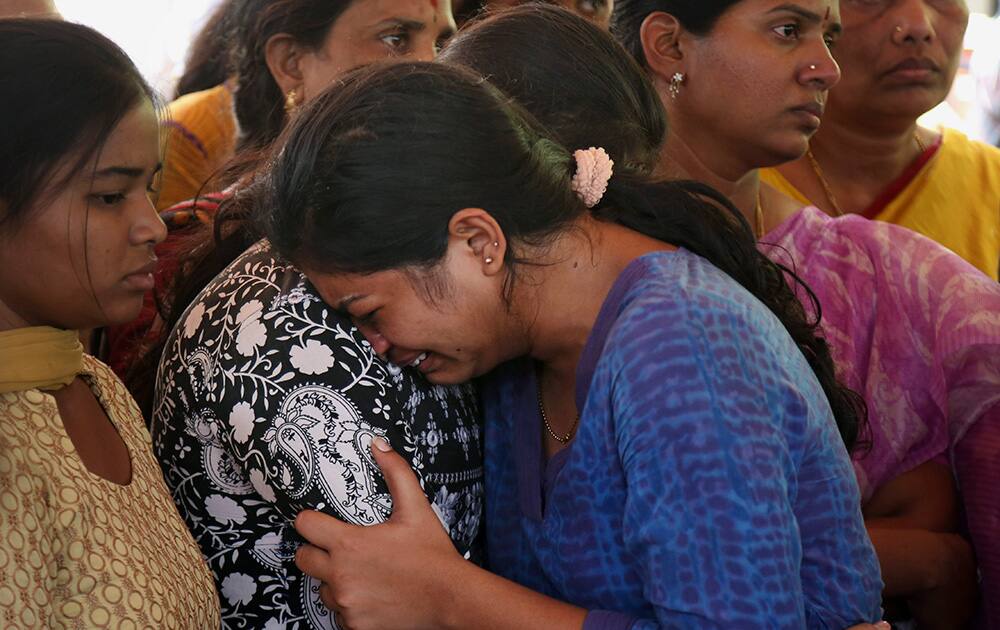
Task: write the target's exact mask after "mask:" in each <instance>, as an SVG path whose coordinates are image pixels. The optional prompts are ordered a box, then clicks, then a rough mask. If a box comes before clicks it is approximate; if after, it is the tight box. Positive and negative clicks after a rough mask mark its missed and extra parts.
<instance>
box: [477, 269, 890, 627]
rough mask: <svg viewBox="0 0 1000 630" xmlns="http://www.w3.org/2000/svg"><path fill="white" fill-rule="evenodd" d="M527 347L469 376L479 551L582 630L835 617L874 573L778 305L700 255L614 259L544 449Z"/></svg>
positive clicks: (843, 460)
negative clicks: (480, 516) (478, 393)
mask: <svg viewBox="0 0 1000 630" xmlns="http://www.w3.org/2000/svg"><path fill="white" fill-rule="evenodd" d="M536 395H537V389H536V382H535V377H534V370H533V368H532V364H531V363H530V361H527V360H521V361H516V362H513V363H510V364H507V365H505V366H502V367H501V368H499V369H498V370H497V371H496V372H495V373H494V374H493V375H492V376H491V378H490V379H488V380H487V382H486V384H485V387H484V405H485V409H484V410H485V413H486V436H487V437H486V466H487V468H486V484H487V538H488V545H489V560H490V568H491V569H492V570H493V571H494V572H497V573H499V574H500V575H503V576H505V577H507V578H510V579H512V580H514V581H516V582H519V583H521V584H523V585H525V586H528V587H530V588H532V589H535V590H537V591H540V592H542V593H546V594H548V595H551V596H553V597H556V598H558V599H561V600H564V601H568V602H571V603H574V604H576V605H579V606H582V607H585V608H587V609H589V610H591V613H590V614H589V615H588V618H587V623H586V625H585V627H586V628H609V629H610V628H623V629H624V628H634V629H638V628H661V627H662V628H699V629H702V628H711V627H719V628H796V629H799V628H836V629H838V630H839V629H841V628H845V627H847V626H850V625H852V624H854V623H859V622H863V621H874V620H877V619H878V618H879V615H880V608H879V606H880V592H881V589H882V582H881V578H880V575H879V567H878V561H877V559H876V557H875V553H874V550H873V549H872V546H871V544H870V542H869V540H868V536H867V534H866V532H865V528H864V523H863V521H862V517H861V512H860V508H859V495H858V488H857V485H856V482H855V480H854V473H853V472H852V470H851V465H850V463H849V461H848V456H847V453H846V452H845V449H844V446H843V443H842V441H841V439H840V436H839V433H838V432H837V428H836V426H835V425H834V422H833V418H832V415H831V413H830V408H829V406H828V404H827V402H826V398H825V396H824V394H823V391H822V389H821V388H820V386H819V384H818V383H817V382H816V380H815V378H814V377H813V374H812V371H811V370H810V368H809V365H808V364H807V363H806V361H805V359H804V358H803V356H802V354H801V353H800V352H799V350H798V349H797V348H796V347H795V345H794V343H793V342H792V340H791V338H789V336H788V334H787V333H786V332H785V330H784V328H783V327H782V326H781V324H780V322H779V321H778V320H777V319H776V318H775V317H774V316H773V315H772V314H771V313H770V312H769V311H768V310H767V309H766V308H765V307H764V306H763V305H762V304H761V303H760V302H758V301H757V300H756V299H754V298H753V297H752V296H751V295H750V294H749V293H747V292H746V291H745V290H743V289H742V288H741V287H739V286H738V285H737V284H736V283H735V282H733V281H732V280H731V279H730V278H728V276H726V275H724V274H723V273H722V272H720V271H719V270H717V269H716V268H714V267H712V266H711V265H710V264H709V263H708V262H707V261H705V260H703V259H701V258H699V257H698V256H695V255H693V254H691V253H689V252H686V251H684V250H679V251H677V252H657V253H652V254H647V255H645V256H643V257H641V258H639V259H637V260H635V261H633V262H632V263H631V264H630V265H629V267H628V268H627V269H626V270H625V271H624V272H623V273H622V275H621V277H619V279H618V280H617V282H616V283H615V285H614V287H613V288H612V290H611V292H610V293H609V294H608V297H607V299H606V301H605V303H604V305H603V307H602V310H601V313H600V315H599V316H598V319H597V321H596V323H595V325H594V329H593V331H592V333H591V336H590V338H589V340H588V342H587V345H586V348H585V349H584V352H583V356H582V358H581V361H580V364H579V366H578V369H577V386H576V398H577V408H578V409H580V410H581V417H580V426H579V430H578V432H577V434H576V438H575V439H574V441H573V443H572V445H571V446H570V447H569V448H568V449H566V450H564V451H562V452H560V453H559V454H557V455H556V456H555V457H553V458H552V460H550V461H549V462H548V463H546V462H545V461H544V458H543V455H542V442H541V439H542V437H541V419H540V416H539V413H538V407H537V398H536Z"/></svg>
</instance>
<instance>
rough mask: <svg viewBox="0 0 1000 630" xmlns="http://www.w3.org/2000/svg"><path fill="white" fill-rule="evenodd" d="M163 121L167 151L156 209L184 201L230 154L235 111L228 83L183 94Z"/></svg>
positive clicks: (233, 136)
mask: <svg viewBox="0 0 1000 630" xmlns="http://www.w3.org/2000/svg"><path fill="white" fill-rule="evenodd" d="M166 118H167V119H166V121H164V124H163V126H164V130H165V131H166V153H165V155H164V157H163V173H162V176H161V178H160V194H159V197H158V198H157V200H156V209H157V210H166V209H167V208H169V207H170V206H173V205H174V204H177V203H180V202H182V201H187V200H188V199H191V198H193V197H195V196H196V195H197V194H198V193H199V192H204V193H210V192H218V190H202V187H203V186H204V185H205V182H207V181H208V180H210V179H211V178H212V177H213V176H214V175H216V174H217V173H218V171H219V170H220V169H221V168H222V167H223V166H224V165H225V164H226V162H228V161H229V159H230V158H232V157H233V153H234V151H235V148H236V135H237V128H236V114H235V113H234V112H233V93H232V91H231V89H230V87H229V85H228V84H225V83H224V84H222V85H219V86H216V87H214V88H211V89H209V90H204V91H202V92H194V93H192V94H185V95H184V96H182V97H180V98H179V99H177V100H176V101H174V102H173V103H171V104H170V105H169V106H168V109H167V117H166Z"/></svg>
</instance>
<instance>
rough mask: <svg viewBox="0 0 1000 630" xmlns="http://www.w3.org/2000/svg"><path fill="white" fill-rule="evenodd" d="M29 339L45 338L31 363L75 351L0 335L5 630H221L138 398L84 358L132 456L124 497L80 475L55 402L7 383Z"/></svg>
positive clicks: (207, 579)
mask: <svg viewBox="0 0 1000 630" xmlns="http://www.w3.org/2000/svg"><path fill="white" fill-rule="evenodd" d="M25 331H38V333H39V334H40V335H41V342H40V343H39V344H38V345H36V346H35V348H34V349H33V351H32V354H33V355H35V356H38V355H39V354H41V353H45V352H46V351H47V350H46V348H51V343H52V342H53V341H55V342H58V343H62V344H63V346H64V347H65V346H67V345H70V344H72V341H73V340H74V339H75V333H73V332H72V331H57V330H56V329H52V328H39V329H20V330H14V331H8V332H4V333H0V364H3V367H0V627H2V628H105V627H107V628H157V629H159V628H178V629H180V628H184V629H188V628H191V629H194V628H198V629H202V628H218V627H219V603H218V598H217V596H216V594H215V587H214V584H213V582H212V577H211V575H210V574H209V572H208V568H207V567H206V565H205V561H204V560H203V559H202V557H201V554H200V553H199V551H198V547H197V546H196V545H195V544H194V541H193V539H192V538H191V534H190V532H188V530H187V528H186V527H185V525H184V522H183V521H182V520H181V518H180V516H179V515H178V514H177V510H176V508H175V507H174V504H173V502H172V501H171V499H170V495H169V494H168V492H167V488H166V486H165V485H164V483H163V477H162V476H161V474H160V467H159V465H158V464H157V463H156V461H155V459H154V458H153V455H152V451H151V447H150V438H149V433H148V432H147V431H146V428H145V424H144V423H143V421H142V417H141V416H140V415H139V410H138V408H137V407H136V404H135V402H134V401H133V400H132V397H131V396H130V395H129V393H128V391H127V390H126V389H125V387H124V386H123V385H122V383H121V381H119V380H118V379H117V377H115V376H114V374H113V373H112V372H111V370H110V369H108V367H107V366H105V365H104V364H103V363H101V362H99V361H98V360H96V359H94V358H93V357H90V356H88V355H83V354H82V348H80V349H79V352H80V356H81V358H78V359H77V362H78V363H79V365H80V366H81V369H80V372H79V373H80V376H81V377H82V378H83V379H84V380H85V381H86V382H87V384H88V385H89V386H90V388H91V390H92V391H93V393H94V395H95V396H96V397H97V399H98V400H99V401H100V403H101V405H102V406H103V407H104V409H105V411H106V412H107V415H108V418H110V419H111V421H112V423H113V424H114V426H115V428H116V429H117V431H118V433H119V435H120V436H121V438H122V440H123V441H124V443H125V445H126V446H127V447H128V450H129V454H130V457H131V461H132V478H131V480H130V482H129V483H128V484H127V485H119V484H116V483H114V482H111V481H108V480H106V479H104V478H102V477H99V476H97V475H95V474H93V473H91V472H90V471H88V470H87V468H86V467H85V466H84V464H83V462H82V461H81V460H80V458H79V456H78V455H77V453H76V449H75V448H74V447H73V443H72V441H71V440H70V438H69V437H68V436H67V434H66V431H65V429H64V428H63V422H62V419H61V417H60V415H59V409H58V407H57V405H56V401H55V398H53V396H52V395H51V394H49V393H48V392H47V391H46V390H43V389H39V388H38V387H34V388H30V389H20V388H21V387H23V385H24V383H23V381H22V382H17V381H18V380H19V379H17V378H16V377H13V378H12V377H11V376H9V374H10V368H11V367H12V366H14V365H20V366H22V368H23V367H24V366H25V364H26V363H27V361H25V360H23V359H22V357H23V354H22V353H23V351H24V345H23V344H19V343H18V342H16V341H14V338H15V336H21V338H23V334H24V332H25ZM66 335H68V336H69V337H68V338H67V337H66ZM67 340H68V341H67ZM76 345H77V346H79V343H78V342H77V344H76ZM39 348H41V350H39ZM59 363H62V361H50V362H48V365H50V366H51V365H55V364H59ZM63 371H65V370H63ZM43 386H44V385H43ZM55 386H58V384H56V385H55ZM51 387H52V386H50V388H51Z"/></svg>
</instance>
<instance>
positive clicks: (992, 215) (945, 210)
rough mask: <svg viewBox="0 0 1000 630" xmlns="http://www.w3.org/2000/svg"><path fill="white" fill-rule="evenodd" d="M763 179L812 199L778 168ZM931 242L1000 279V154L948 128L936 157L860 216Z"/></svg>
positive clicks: (800, 197) (764, 172)
mask: <svg viewBox="0 0 1000 630" xmlns="http://www.w3.org/2000/svg"><path fill="white" fill-rule="evenodd" d="M760 178H761V181H764V182H767V183H768V184H770V185H771V186H773V187H775V188H777V189H778V190H780V191H782V192H783V193H785V194H786V195H788V196H790V197H792V198H794V199H797V200H798V201H799V202H800V203H802V204H803V205H812V203H813V202H812V201H810V200H809V199H806V197H805V196H804V195H803V194H802V193H801V192H799V190H798V189H797V188H795V187H794V186H793V185H792V184H791V182H789V181H788V180H787V179H785V177H784V176H783V175H781V173H779V172H778V171H777V170H776V169H773V168H768V169H762V170H761V171H760ZM861 214H862V215H863V216H866V217H868V218H869V219H875V220H877V221H886V222H888V223H895V224H897V225H901V226H903V227H906V228H909V229H911V230H913V231H915V232H919V233H921V234H923V235H924V236H927V237H928V238H931V239H933V240H935V241H937V242H938V243H940V244H942V245H944V246H945V247H947V248H949V249H951V250H952V251H954V252H955V253H956V254H958V255H959V256H961V257H962V258H964V259H965V260H967V261H969V262H970V263H972V265H974V266H975V267H978V268H979V269H981V270H982V271H983V272H984V273H986V274H987V275H988V276H990V277H991V278H993V279H994V280H996V279H997V272H998V270H1000V150H998V149H996V148H995V147H991V146H989V145H986V144H983V143H981V142H975V141H972V140H969V138H967V137H966V136H965V135H964V134H962V133H960V132H958V131H955V130H953V129H945V130H944V131H943V137H942V139H941V143H940V146H939V148H938V149H937V151H936V152H935V154H934V155H933V157H931V158H930V159H929V160H928V161H927V163H926V164H924V165H923V166H922V168H920V170H919V171H917V172H916V173H915V174H914V175H913V176H912V178H910V179H909V181H908V182H904V185H903V186H902V187H901V189H900V190H899V191H898V193H896V194H895V195H894V196H893V197H892V198H891V199H890V200H888V202H887V203H880V204H879V205H878V206H877V207H872V208H869V209H868V210H867V211H865V212H862V213H861Z"/></svg>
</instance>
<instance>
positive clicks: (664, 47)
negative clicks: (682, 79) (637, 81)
mask: <svg viewBox="0 0 1000 630" xmlns="http://www.w3.org/2000/svg"><path fill="white" fill-rule="evenodd" d="M683 34H684V27H683V26H681V23H680V22H678V21H677V18H676V17H674V16H673V15H671V14H669V13H664V12H663V11H654V12H652V13H650V14H649V15H647V16H646V19H645V20H643V21H642V26H641V27H640V28H639V40H640V41H641V42H642V53H643V55H644V56H645V57H646V65H647V66H648V67H649V69H650V71H652V73H653V74H654V75H655V76H656V77H661V78H663V77H669V76H671V75H673V74H674V73H675V72H683V70H682V64H683V62H684V52H683V50H682V48H681V40H682V35H683Z"/></svg>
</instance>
